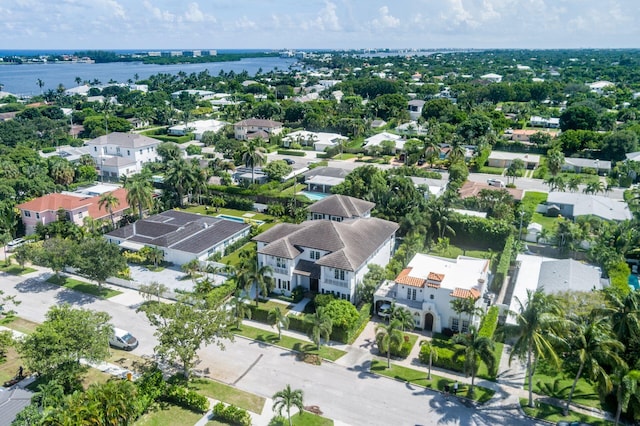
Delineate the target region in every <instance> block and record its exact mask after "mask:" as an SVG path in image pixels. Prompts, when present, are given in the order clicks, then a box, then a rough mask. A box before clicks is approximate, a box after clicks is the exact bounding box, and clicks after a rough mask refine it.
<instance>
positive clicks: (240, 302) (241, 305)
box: [231, 290, 251, 329]
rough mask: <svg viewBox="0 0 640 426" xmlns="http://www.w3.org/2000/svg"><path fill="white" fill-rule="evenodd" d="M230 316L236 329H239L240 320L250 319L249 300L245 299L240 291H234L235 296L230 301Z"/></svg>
mask: <svg viewBox="0 0 640 426" xmlns="http://www.w3.org/2000/svg"><path fill="white" fill-rule="evenodd" d="M231 315H232V316H233V317H234V318H235V320H236V328H237V329H240V325H241V324H242V320H243V319H244V318H245V317H246V318H249V319H251V307H250V306H249V299H247V298H246V297H245V296H244V295H243V294H242V292H241V291H240V290H236V294H235V296H234V297H233V299H231Z"/></svg>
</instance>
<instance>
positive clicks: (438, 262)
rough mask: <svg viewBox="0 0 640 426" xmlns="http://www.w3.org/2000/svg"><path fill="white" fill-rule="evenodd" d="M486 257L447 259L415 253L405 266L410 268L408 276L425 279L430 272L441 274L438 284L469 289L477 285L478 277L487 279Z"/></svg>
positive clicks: (445, 286)
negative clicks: (441, 277) (440, 280)
mask: <svg viewBox="0 0 640 426" xmlns="http://www.w3.org/2000/svg"><path fill="white" fill-rule="evenodd" d="M488 262H489V261H488V260H487V259H478V258H475V257H467V256H458V258H457V259H447V258H444V257H436V256H431V255H428V254H422V253H417V254H416V255H415V256H414V257H413V259H411V262H409V265H407V267H409V268H412V269H411V272H410V273H409V276H410V277H416V278H422V279H427V277H428V276H429V273H430V272H434V273H436V274H443V275H444V278H443V279H442V282H441V284H440V286H441V287H442V288H448V289H450V290H454V289H456V288H462V289H466V290H471V289H472V288H474V287H475V288H477V287H478V279H480V278H482V279H484V280H485V283H486V280H487V271H488V269H489V264H488Z"/></svg>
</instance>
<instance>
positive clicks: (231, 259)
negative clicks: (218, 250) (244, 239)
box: [220, 241, 257, 266]
mask: <svg viewBox="0 0 640 426" xmlns="http://www.w3.org/2000/svg"><path fill="white" fill-rule="evenodd" d="M256 246H257V243H256V242H255V241H251V242H250V243H247V244H245V245H243V246H242V247H240V248H239V249H238V250H236V251H234V252H233V253H231V254H230V255H227V256H225V257H223V258H222V259H220V263H224V264H225V265H231V266H237V265H238V264H240V252H242V251H245V250H248V251H251V252H255V251H256Z"/></svg>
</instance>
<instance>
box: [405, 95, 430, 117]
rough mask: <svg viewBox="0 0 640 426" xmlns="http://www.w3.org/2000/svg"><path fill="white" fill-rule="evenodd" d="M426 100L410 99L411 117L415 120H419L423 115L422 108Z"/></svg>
mask: <svg viewBox="0 0 640 426" xmlns="http://www.w3.org/2000/svg"><path fill="white" fill-rule="evenodd" d="M425 103H426V102H425V101H423V100H420V99H412V100H410V101H409V105H408V107H409V117H410V118H411V120H413V121H418V119H419V118H420V117H422V108H424V104H425Z"/></svg>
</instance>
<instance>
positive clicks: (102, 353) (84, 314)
mask: <svg viewBox="0 0 640 426" xmlns="http://www.w3.org/2000/svg"><path fill="white" fill-rule="evenodd" d="M110 318H111V317H110V316H109V315H108V314H107V313H105V312H94V311H90V310H86V309H74V308H72V307H70V306H69V305H62V306H54V307H52V308H51V309H50V310H49V311H48V312H47V314H46V319H45V321H44V322H43V323H42V324H40V325H39V326H38V327H36V329H35V330H34V331H33V333H31V334H28V335H26V336H25V338H24V340H23V341H22V343H21V344H19V345H18V351H19V352H20V355H21V357H22V359H23V360H24V362H25V364H26V365H27V368H28V369H29V370H31V371H34V372H38V373H39V374H40V375H41V376H43V377H44V378H45V380H52V379H53V380H57V381H58V383H60V384H61V385H62V386H64V388H65V389H66V390H67V391H69V390H72V389H76V388H77V387H78V386H79V383H78V379H79V378H80V376H81V375H82V374H83V373H84V372H85V371H86V370H87V368H88V367H87V366H85V365H83V364H82V363H81V362H80V360H81V359H82V360H86V361H89V362H99V361H104V360H105V359H107V358H108V357H109V338H110V336H111V334H112V333H113V328H112V326H111V325H110V324H109V320H110Z"/></svg>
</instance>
